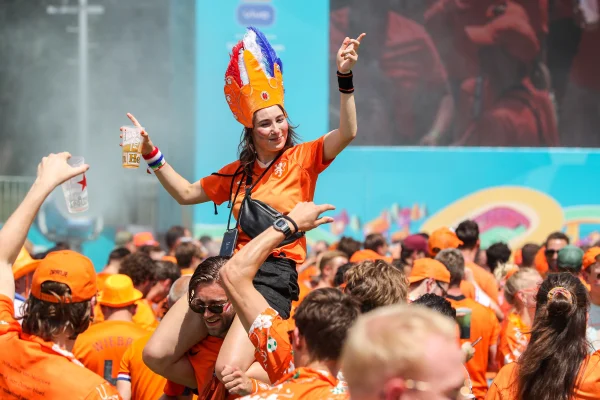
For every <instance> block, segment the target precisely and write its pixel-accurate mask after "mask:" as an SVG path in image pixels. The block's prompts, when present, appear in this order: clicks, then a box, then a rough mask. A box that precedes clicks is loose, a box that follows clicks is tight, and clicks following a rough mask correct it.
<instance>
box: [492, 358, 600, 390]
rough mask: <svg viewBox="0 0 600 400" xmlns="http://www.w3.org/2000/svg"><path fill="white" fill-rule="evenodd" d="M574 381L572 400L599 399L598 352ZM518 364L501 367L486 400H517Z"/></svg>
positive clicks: (599, 368)
mask: <svg viewBox="0 0 600 400" xmlns="http://www.w3.org/2000/svg"><path fill="white" fill-rule="evenodd" d="M582 366H585V367H584V368H582V369H581V370H580V371H579V376H578V377H577V379H576V380H575V382H576V383H575V391H574V393H573V400H597V399H600V352H595V353H594V354H592V355H589V356H587V357H586V359H585V361H584V363H583V364H582ZM518 368H519V363H518V362H514V363H510V364H507V365H505V366H504V367H502V369H501V370H500V372H498V375H497V376H496V379H494V382H492V385H491V386H490V390H489V391H488V394H487V397H486V398H485V399H486V400H517V399H518V396H517V393H516V391H517V387H518V385H517V381H518V376H517V374H518Z"/></svg>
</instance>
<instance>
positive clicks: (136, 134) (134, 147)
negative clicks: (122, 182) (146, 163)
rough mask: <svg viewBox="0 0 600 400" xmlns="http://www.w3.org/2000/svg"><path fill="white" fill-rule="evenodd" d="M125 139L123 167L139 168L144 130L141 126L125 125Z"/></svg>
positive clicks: (123, 141) (123, 132)
mask: <svg viewBox="0 0 600 400" xmlns="http://www.w3.org/2000/svg"><path fill="white" fill-rule="evenodd" d="M122 129H123V130H122V135H123V139H122V141H121V144H122V145H123V168H139V166H140V160H141V158H142V131H143V130H144V128H143V127H141V126H124V127H123V128H122Z"/></svg>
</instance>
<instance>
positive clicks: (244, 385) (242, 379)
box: [222, 365, 252, 396]
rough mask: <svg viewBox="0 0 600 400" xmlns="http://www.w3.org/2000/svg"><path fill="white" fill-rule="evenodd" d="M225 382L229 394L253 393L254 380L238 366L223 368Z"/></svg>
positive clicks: (245, 394) (242, 394) (244, 394)
mask: <svg viewBox="0 0 600 400" xmlns="http://www.w3.org/2000/svg"><path fill="white" fill-rule="evenodd" d="M222 375H223V384H224V385H225V389H227V390H228V391H229V394H236V395H238V396H247V395H249V394H250V393H252V381H251V380H250V379H249V378H248V377H247V376H246V374H244V373H243V372H242V371H241V370H240V369H239V368H238V367H230V366H229V365H226V366H225V368H223V374H222Z"/></svg>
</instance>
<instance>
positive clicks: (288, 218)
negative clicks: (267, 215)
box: [281, 215, 298, 233]
mask: <svg viewBox="0 0 600 400" xmlns="http://www.w3.org/2000/svg"><path fill="white" fill-rule="evenodd" d="M281 218H283V219H285V220H286V221H288V222H289V223H290V224H292V226H293V227H294V229H295V231H294V233H297V232H298V225H297V224H296V222H295V221H294V220H293V219H291V218H290V217H288V216H287V215H282V216H281Z"/></svg>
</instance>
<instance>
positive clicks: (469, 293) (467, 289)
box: [460, 279, 475, 300]
mask: <svg viewBox="0 0 600 400" xmlns="http://www.w3.org/2000/svg"><path fill="white" fill-rule="evenodd" d="M460 291H461V292H463V294H464V295H465V297H467V298H469V299H473V300H475V286H473V284H472V283H471V282H469V281H466V280H464V279H463V280H462V281H460Z"/></svg>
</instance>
